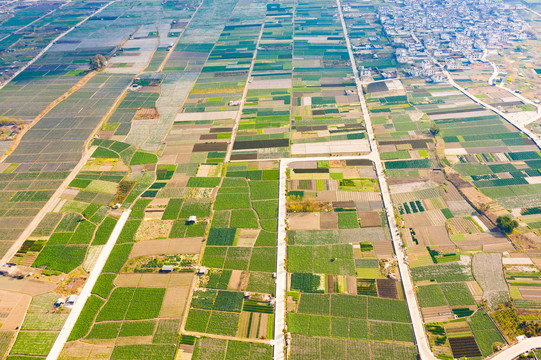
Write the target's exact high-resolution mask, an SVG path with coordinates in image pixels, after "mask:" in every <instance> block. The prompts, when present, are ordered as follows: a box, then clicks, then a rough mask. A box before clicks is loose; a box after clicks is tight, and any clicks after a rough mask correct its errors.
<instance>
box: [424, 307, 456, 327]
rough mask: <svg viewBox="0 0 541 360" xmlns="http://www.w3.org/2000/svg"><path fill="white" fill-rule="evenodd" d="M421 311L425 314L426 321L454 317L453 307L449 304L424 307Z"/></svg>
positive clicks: (438, 320) (439, 320) (445, 319)
mask: <svg viewBox="0 0 541 360" xmlns="http://www.w3.org/2000/svg"><path fill="white" fill-rule="evenodd" d="M421 313H422V314H423V319H424V321H425V323H428V322H442V321H447V320H451V319H453V313H452V312H451V308H450V307H449V306H447V305H445V306H436V307H427V308H422V309H421Z"/></svg>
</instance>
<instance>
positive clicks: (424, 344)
mask: <svg viewBox="0 0 541 360" xmlns="http://www.w3.org/2000/svg"><path fill="white" fill-rule="evenodd" d="M336 4H337V6H338V13H339V15H340V21H341V22H342V28H343V31H344V36H345V39H346V44H347V48H348V52H349V58H350V62H351V67H352V69H353V76H354V78H355V84H356V85H357V93H358V94H359V101H360V103H361V108H362V111H363V118H364V121H365V125H366V132H367V133H368V141H369V142H370V148H371V149H372V153H371V155H372V159H373V161H374V165H375V167H376V175H377V176H378V181H379V186H380V189H381V197H382V199H383V205H384V207H385V211H386V214H387V221H388V224H389V229H390V232H391V237H392V240H393V246H394V251H395V254H396V259H397V261H398V269H399V271H400V279H401V281H402V286H403V287H404V294H405V296H406V304H407V306H408V311H409V315H410V318H411V322H412V325H413V333H414V336H415V342H416V345H417V348H418V351H419V355H420V357H421V359H423V360H433V359H434V360H435V359H436V357H435V356H434V354H433V353H432V351H431V349H430V345H429V343H428V339H427V337H426V333H425V329H424V325H423V318H422V316H421V312H420V310H419V306H418V305H417V299H416V298H415V292H414V290H413V281H412V280H411V275H410V271H409V266H408V264H407V263H406V258H405V254H404V250H403V248H402V240H401V239H400V235H399V232H398V226H397V224H396V219H395V216H394V208H393V203H392V201H391V195H390V193H389V188H388V186H387V179H386V177H385V173H384V172H383V164H382V162H381V158H380V156H379V152H378V148H377V143H376V140H375V137H374V130H373V128H372V121H371V119H370V113H369V112H368V107H367V106H366V101H365V98H364V95H363V89H362V86H361V81H360V79H359V72H358V70H357V65H356V63H355V57H354V55H353V50H352V48H351V42H350V40H349V35H348V32H347V27H346V23H345V21H344V14H343V13H342V5H341V3H340V0H336Z"/></svg>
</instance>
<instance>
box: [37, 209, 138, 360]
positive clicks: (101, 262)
mask: <svg viewBox="0 0 541 360" xmlns="http://www.w3.org/2000/svg"><path fill="white" fill-rule="evenodd" d="M130 212H131V210H126V211H125V212H123V213H122V215H121V216H120V219H119V220H118V222H117V223H116V225H115V228H114V229H113V232H112V233H111V236H109V240H107V243H106V244H105V246H104V248H103V250H102V251H101V253H100V256H99V257H98V260H97V261H96V264H95V265H94V268H93V269H92V271H91V272H90V276H89V277H88V280H87V281H86V283H85V286H84V287H83V290H82V291H81V294H80V295H79V298H78V299H77V301H76V302H75V305H74V306H73V308H72V309H71V312H70V313H69V315H68V318H67V320H66V322H65V323H64V326H63V327H62V329H61V330H60V334H58V337H57V338H56V341H55V343H54V345H53V347H52V348H51V351H50V352H49V355H48V356H47V359H46V360H56V359H58V356H59V355H60V352H61V351H62V348H64V344H65V343H66V341H67V340H68V337H69V335H70V334H71V330H73V327H74V326H75V323H76V322H77V319H78V318H79V315H80V314H81V311H82V310H83V308H84V306H85V304H86V301H87V300H88V298H89V297H90V295H91V292H92V288H93V287H94V284H96V281H97V280H98V277H99V276H100V274H101V271H102V270H103V267H104V266H105V263H106V262H107V259H108V258H109V255H110V254H111V251H112V250H113V247H114V246H115V243H116V241H117V239H118V236H119V235H120V232H121V231H122V228H124V225H125V224H126V220H128V216H129V215H130Z"/></svg>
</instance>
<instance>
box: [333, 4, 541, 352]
mask: <svg viewBox="0 0 541 360" xmlns="http://www.w3.org/2000/svg"><path fill="white" fill-rule="evenodd" d="M337 1H339V0H337ZM539 15H540V16H541V14H539ZM411 35H412V38H413V39H414V40H415V41H416V42H417V43H420V44H422V43H421V42H420V41H419V39H418V38H417V37H416V36H415V34H414V33H413V32H412V34H411ZM431 60H432V62H433V63H434V64H435V65H436V66H438V67H439V68H440V69H441V71H442V72H443V74H445V76H446V77H447V80H448V82H449V84H450V85H452V86H453V87H454V88H455V89H457V90H458V91H460V92H461V93H463V94H464V95H466V96H467V97H469V98H470V99H471V100H473V101H474V102H476V103H477V104H479V105H481V106H483V107H484V108H485V109H488V110H491V111H492V112H494V113H496V114H498V115H499V116H501V117H502V118H503V119H505V120H506V121H507V122H509V123H510V124H511V125H513V126H514V127H515V128H517V129H518V130H519V131H521V132H523V133H524V134H526V135H527V136H528V137H529V138H530V139H531V140H532V141H533V142H534V143H535V144H536V145H537V147H538V148H540V149H541V137H540V136H539V135H537V134H535V133H533V132H532V131H530V130H529V129H527V128H526V125H525V124H520V123H519V122H518V121H515V120H513V119H511V118H509V117H507V116H506V114H505V113H503V112H502V111H500V110H498V109H496V108H495V107H493V106H491V105H489V104H487V103H485V102H484V101H482V100H480V99H478V98H477V97H475V96H474V95H473V94H471V93H470V92H469V91H468V90H466V89H465V88H463V87H461V86H460V85H458V84H457V83H456V82H455V81H454V80H453V77H452V76H451V74H450V73H449V72H448V71H447V70H445V68H444V67H443V66H442V65H441V64H440V63H439V62H438V61H437V60H436V59H434V57H432V56H431ZM491 64H492V63H491ZM492 66H493V69H494V72H493V74H492V76H491V77H490V79H489V83H492V81H494V79H495V78H496V77H497V74H498V73H497V68H496V67H495V65H492ZM503 89H504V90H507V91H510V90H509V89H506V88H505V87H503ZM513 95H515V96H517V95H518V94H516V93H514V92H513ZM524 99H526V98H524ZM526 102H529V100H528V99H526ZM536 107H537V108H538V111H540V110H539V107H538V106H537V105H536ZM410 316H411V313H410ZM414 331H415V327H414ZM415 335H416V336H417V333H415ZM537 348H541V336H537V337H533V338H529V339H525V340H522V341H520V342H518V343H517V344H514V345H510V346H507V347H506V348H504V349H503V350H502V351H500V352H498V353H497V354H493V355H491V356H489V357H488V358H489V359H491V360H511V359H514V358H516V357H518V356H520V355H521V354H523V353H525V352H527V351H531V350H533V349H537ZM420 355H421V359H425V357H423V354H422V353H421V354H420ZM430 355H431V356H432V357H426V359H435V358H434V357H433V355H432V353H430Z"/></svg>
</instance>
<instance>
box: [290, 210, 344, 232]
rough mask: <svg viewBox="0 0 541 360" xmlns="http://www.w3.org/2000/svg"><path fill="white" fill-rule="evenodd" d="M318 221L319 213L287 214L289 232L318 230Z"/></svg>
mask: <svg viewBox="0 0 541 360" xmlns="http://www.w3.org/2000/svg"><path fill="white" fill-rule="evenodd" d="M319 221H320V220H319V213H290V214H288V224H289V229H290V230H319ZM337 223H338V218H337Z"/></svg>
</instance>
